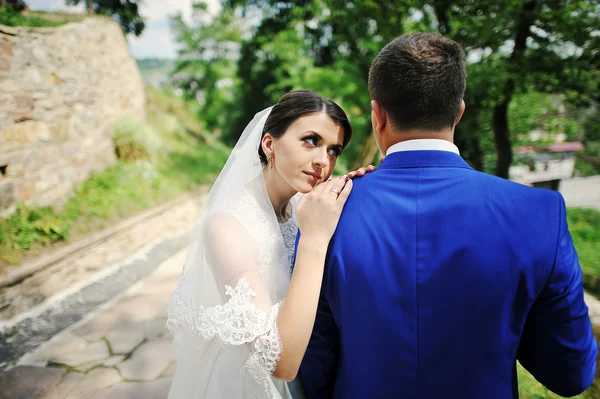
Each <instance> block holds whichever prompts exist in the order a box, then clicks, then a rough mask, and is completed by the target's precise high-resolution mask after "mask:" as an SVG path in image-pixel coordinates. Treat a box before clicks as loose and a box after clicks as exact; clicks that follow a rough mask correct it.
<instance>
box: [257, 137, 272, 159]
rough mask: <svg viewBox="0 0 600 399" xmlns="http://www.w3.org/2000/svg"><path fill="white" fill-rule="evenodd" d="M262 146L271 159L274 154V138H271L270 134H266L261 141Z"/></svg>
mask: <svg viewBox="0 0 600 399" xmlns="http://www.w3.org/2000/svg"><path fill="white" fill-rule="evenodd" d="M260 145H261V146H262V149H263V152H264V153H265V155H266V156H267V158H269V156H270V154H271V153H272V152H273V136H271V135H270V134H269V133H265V135H264V136H263V138H262V140H261V141H260Z"/></svg>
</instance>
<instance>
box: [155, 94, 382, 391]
mask: <svg viewBox="0 0 600 399" xmlns="http://www.w3.org/2000/svg"><path fill="white" fill-rule="evenodd" d="M351 134H352V130H351V127H350V123H349V122H348V119H347V117H346V114H345V113H344V111H343V110H342V109H341V108H340V107H339V106H338V105H337V104H335V103H334V102H332V101H331V100H328V99H326V98H324V97H322V96H320V95H318V94H316V93H315V92H312V91H309V90H299V91H294V92H291V93H288V94H286V95H284V96H283V97H282V98H281V99H280V100H279V102H278V103H277V104H276V105H275V106H273V107H271V108H268V109H266V110H264V111H262V112H260V113H258V114H257V115H256V116H255V117H254V119H253V120H252V121H251V122H250V124H249V125H248V126H247V127H246V129H245V130H244V132H243V133H242V136H241V137H240V139H239V141H238V143H237V144H236V146H235V148H234V149H233V151H232V153H231V155H230V157H229V159H228V160H227V163H226V164H225V166H224V168H223V170H222V171H221V173H220V174H219V176H218V178H217V180H216V181H215V183H214V185H213V187H212V188H211V190H210V192H209V194H208V196H207V199H206V203H205V205H204V208H203V216H202V218H201V220H200V222H199V223H198V224H197V225H196V228H195V230H194V233H193V244H192V246H191V247H190V249H189V250H188V254H187V258H186V261H185V265H184V270H183V273H182V276H181V279H180V282H179V285H178V287H177V289H176V290H175V293H174V294H173V298H172V299H171V303H170V304H169V316H168V321H167V326H168V328H169V329H170V330H171V331H173V332H174V333H175V338H174V350H175V356H176V359H177V369H176V372H175V376H174V378H173V383H172V386H171V391H170V393H169V398H174V399H181V398H210V399H218V398H226V399H234V398H235V399H238V398H269V399H271V398H277V399H279V398H291V397H292V395H291V393H290V388H289V387H288V384H287V383H286V382H289V381H292V380H293V379H294V378H295V376H296V374H297V372H298V368H299V367H300V363H301V361H302V357H303V356H304V352H305V350H306V347H307V345H308V341H309V338H310V335H311V332H312V327H313V324H314V320H315V314H316V309H317V302H318V299H319V292H320V289H321V279H322V276H323V268H324V262H325V256H326V252H327V246H328V244H329V241H330V239H331V236H332V235H333V233H334V231H335V229H336V226H337V222H338V219H339V217H340V214H341V211H342V208H343V206H344V204H345V202H346V199H347V198H348V195H349V194H350V191H351V189H352V181H351V180H350V179H349V178H350V177H353V176H354V175H362V174H364V173H365V172H366V171H367V170H372V169H373V167H372V166H369V168H367V169H365V168H361V169H360V170H359V171H357V172H354V173H352V174H349V175H345V176H342V177H337V178H333V179H329V178H330V176H331V173H332V172H333V169H334V167H335V164H336V160H337V157H338V156H339V155H340V153H341V152H342V150H343V149H344V147H345V146H346V145H347V144H348V141H349V140H350V137H351ZM302 194H303V195H302ZM298 228H299V229H300V230H301V232H302V235H301V237H300V239H299V241H298V249H297V254H296V258H295V262H294V259H293V258H294V247H295V241H296V235H297V231H298ZM292 270H293V273H292ZM273 377H274V378H273Z"/></svg>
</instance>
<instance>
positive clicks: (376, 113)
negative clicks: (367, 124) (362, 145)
mask: <svg viewBox="0 0 600 399" xmlns="http://www.w3.org/2000/svg"><path fill="white" fill-rule="evenodd" d="M371 110H372V113H371V119H372V121H373V130H375V133H381V131H382V130H383V129H384V128H385V125H386V123H387V115H386V114H385V110H384V109H383V108H382V107H381V105H380V104H379V103H378V102H377V101H375V100H372V101H371Z"/></svg>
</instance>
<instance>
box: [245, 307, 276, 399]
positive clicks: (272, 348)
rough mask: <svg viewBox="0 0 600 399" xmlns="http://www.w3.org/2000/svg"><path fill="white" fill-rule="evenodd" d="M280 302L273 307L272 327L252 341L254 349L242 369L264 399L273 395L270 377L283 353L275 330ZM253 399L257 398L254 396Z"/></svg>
mask: <svg viewBox="0 0 600 399" xmlns="http://www.w3.org/2000/svg"><path fill="white" fill-rule="evenodd" d="M280 306H281V302H279V303H277V304H276V305H275V306H273V309H272V310H271V313H274V316H275V317H274V320H273V325H272V326H271V329H270V330H269V332H268V333H267V334H265V335H262V336H260V337H258V338H257V339H256V341H254V347H253V348H252V352H251V353H250V356H249V357H248V359H247V360H246V364H245V365H244V367H245V368H246V371H247V372H248V374H250V376H251V377H252V380H253V381H254V383H255V384H256V389H255V392H257V391H260V392H261V393H262V394H264V397H265V398H272V397H273V393H272V392H271V381H270V380H271V375H272V374H273V372H274V371H275V368H276V367H277V362H278V361H279V359H281V353H282V352H283V344H282V343H281V338H280V336H279V330H278V329H277V323H276V320H277V314H278V313H279V308H280ZM255 397H258V396H256V395H255Z"/></svg>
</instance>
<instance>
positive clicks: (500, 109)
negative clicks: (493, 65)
mask: <svg viewBox="0 0 600 399" xmlns="http://www.w3.org/2000/svg"><path fill="white" fill-rule="evenodd" d="M535 2H536V0H528V1H527V2H526V3H525V4H524V5H523V10H522V11H521V15H520V18H519V22H518V24H517V32H516V35H515V47H514V49H513V52H512V54H511V55H510V58H509V60H508V62H509V64H508V79H507V81H506V84H505V86H504V93H503V98H502V99H501V100H500V102H499V103H498V104H496V105H495V106H494V115H493V117H492V129H493V131H494V141H495V143H496V154H497V156H498V158H497V160H496V176H498V177H502V178H504V179H508V170H509V168H510V164H511V162H512V157H513V153H512V146H511V143H510V131H509V129H508V106H509V104H510V102H511V100H512V96H513V94H514V92H515V76H517V74H519V75H520V76H521V77H522V76H523V75H524V74H525V72H524V70H523V68H522V66H523V55H524V53H525V50H526V49H527V38H528V37H529V36H530V34H531V25H532V24H533V22H534V21H535V14H534V11H535Z"/></svg>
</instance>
